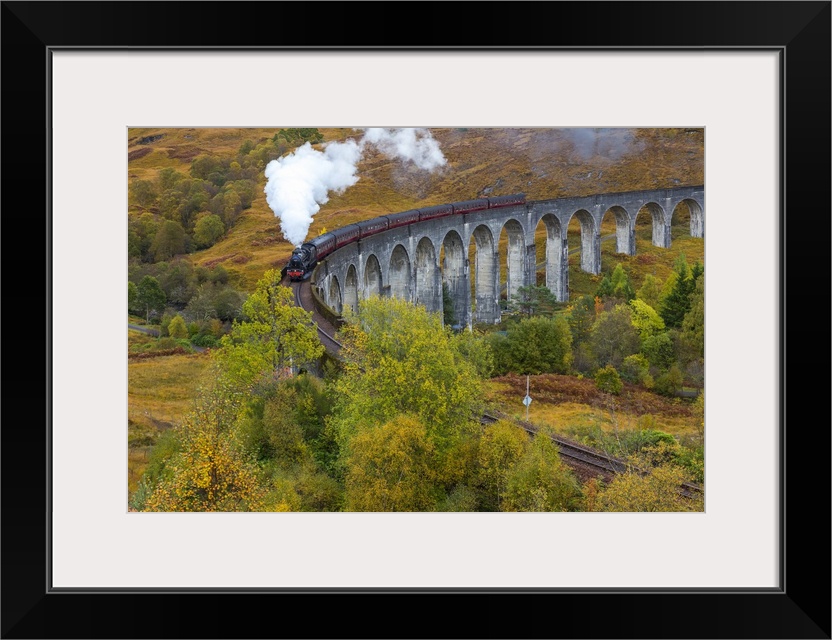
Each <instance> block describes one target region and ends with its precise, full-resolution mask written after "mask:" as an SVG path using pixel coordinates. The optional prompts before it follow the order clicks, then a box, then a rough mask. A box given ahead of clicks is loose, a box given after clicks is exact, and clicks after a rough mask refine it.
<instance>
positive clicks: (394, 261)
mask: <svg viewBox="0 0 832 640" xmlns="http://www.w3.org/2000/svg"><path fill="white" fill-rule="evenodd" d="M388 277H389V279H390V295H391V296H393V297H394V298H401V299H402V300H407V301H408V302H409V301H410V299H411V295H410V257H409V256H408V255H407V249H405V248H404V246H402V245H400V244H397V245H396V247H395V248H394V249H393V252H392V253H391V254H390V271H389V272H388Z"/></svg>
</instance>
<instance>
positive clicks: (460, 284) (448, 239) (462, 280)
mask: <svg viewBox="0 0 832 640" xmlns="http://www.w3.org/2000/svg"><path fill="white" fill-rule="evenodd" d="M442 250H443V252H444V254H445V256H444V259H443V260H442V284H443V285H447V287H448V293H449V294H450V296H451V300H452V301H453V305H454V324H455V325H465V324H466V323H467V321H468V308H469V307H470V303H471V300H470V298H469V296H468V293H467V291H468V287H467V282H466V279H467V277H468V269H467V266H468V265H467V262H468V259H467V255H466V254H467V252H466V251H465V245H464V244H463V242H462V238H461V237H460V235H459V234H458V233H457V232H456V231H454V230H451V231H448V233H447V234H446V235H445V238H444V239H443V240H442ZM443 309H444V300H443Z"/></svg>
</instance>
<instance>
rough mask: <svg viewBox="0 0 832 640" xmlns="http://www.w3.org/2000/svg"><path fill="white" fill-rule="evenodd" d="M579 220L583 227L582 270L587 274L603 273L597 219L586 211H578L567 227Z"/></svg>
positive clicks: (568, 221) (567, 223)
mask: <svg viewBox="0 0 832 640" xmlns="http://www.w3.org/2000/svg"><path fill="white" fill-rule="evenodd" d="M572 218H577V219H578V222H579V223H580V225H581V269H582V270H583V271H586V272H587V273H594V274H598V273H601V246H600V245H601V236H600V235H598V230H597V229H596V228H595V219H594V218H593V217H592V214H591V213H589V211H587V210H586V209H578V210H577V211H575V212H574V213H573V214H572V215H571V216H569V219H568V220H567V221H566V226H567V227H568V226H569V223H570V222H572Z"/></svg>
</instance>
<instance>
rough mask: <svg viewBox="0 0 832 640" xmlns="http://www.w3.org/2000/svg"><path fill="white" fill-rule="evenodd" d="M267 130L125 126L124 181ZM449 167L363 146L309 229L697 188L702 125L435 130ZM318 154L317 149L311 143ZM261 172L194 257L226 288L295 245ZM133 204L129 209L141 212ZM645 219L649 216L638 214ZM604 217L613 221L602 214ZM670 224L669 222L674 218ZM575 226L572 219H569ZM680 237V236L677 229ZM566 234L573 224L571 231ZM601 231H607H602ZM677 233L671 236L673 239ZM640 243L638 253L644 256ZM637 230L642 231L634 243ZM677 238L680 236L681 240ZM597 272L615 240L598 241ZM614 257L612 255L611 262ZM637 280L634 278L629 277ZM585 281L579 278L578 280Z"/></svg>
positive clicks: (341, 136) (333, 132)
mask: <svg viewBox="0 0 832 640" xmlns="http://www.w3.org/2000/svg"><path fill="white" fill-rule="evenodd" d="M277 131H278V128H274V129H200V128H190V129H131V130H129V131H128V149H127V151H128V180H153V179H155V178H156V177H157V176H158V175H159V171H160V170H161V169H163V168H166V167H170V168H173V169H175V170H177V171H180V172H182V173H183V174H186V175H187V174H188V171H189V168H190V163H191V161H192V160H193V159H194V158H196V157H198V156H199V155H205V154H207V155H215V156H233V155H234V154H236V152H237V150H238V149H239V148H240V146H241V145H242V144H243V143H244V142H246V141H247V140H251V141H252V142H253V143H255V144H257V143H260V142H263V141H265V140H267V139H270V138H271V137H272V136H274V134H275V133H276V132H277ZM432 132H433V135H434V137H435V138H436V140H437V141H438V142H439V144H440V147H441V149H442V152H443V153H444V154H445V157H446V158H447V160H448V164H447V165H446V166H445V167H443V168H442V169H440V170H438V171H436V172H434V173H428V172H425V171H421V170H419V169H417V168H415V167H413V166H412V165H410V166H406V165H404V164H402V163H401V162H399V161H396V160H390V159H389V158H387V157H386V156H384V155H382V154H381V153H378V152H375V151H373V150H368V152H367V153H365V156H364V159H363V160H362V161H361V162H360V164H359V167H358V176H359V181H358V183H357V184H355V185H354V186H352V187H351V188H349V189H347V190H346V191H345V192H344V193H342V194H330V200H329V202H328V203H326V204H325V205H323V206H322V207H321V210H320V212H319V213H318V214H317V215H316V216H315V220H314V223H313V224H312V227H311V228H310V231H309V237H314V236H315V235H318V234H319V233H320V232H321V231H322V230H323V229H329V230H331V229H334V228H337V227H340V226H344V225H346V224H350V223H352V222H356V221H358V220H364V219H367V218H371V217H374V216H377V215H381V214H385V213H390V212H395V211H402V210H405V209H408V208H411V207H418V206H427V205H431V204H439V203H444V202H451V201H454V200H464V199H469V198H476V197H481V196H484V195H500V194H506V193H514V192H518V191H524V192H525V193H526V194H527V197H528V198H529V199H532V200H533V199H543V198H552V197H563V196H574V195H589V194H593V193H601V192H606V191H627V190H634V189H653V188H667V187H673V186H682V185H696V184H703V182H704V131H703V130H702V129H692V130H687V129H638V130H626V129H616V130H608V131H605V132H604V133H603V134H598V135H590V134H587V132H586V131H585V130H557V129H459V128H457V129H434V130H432ZM321 133H322V134H323V136H324V141H325V142H331V141H342V140H345V139H347V138H349V137H352V138H356V139H357V138H359V137H360V135H361V134H360V132H356V131H353V130H351V129H321ZM317 147H318V148H320V147H321V145H317ZM265 183H266V180H265V176H263V175H262V171H261V172H260V174H259V186H258V197H256V198H255V199H254V202H253V203H252V206H251V208H250V209H247V210H245V211H243V213H242V215H241V216H240V218H239V220H238V221H237V223H236V224H235V225H234V227H233V228H232V229H231V230H230V231H229V232H228V233H227V234H226V236H225V237H224V238H223V239H222V240H220V241H219V242H218V243H217V244H215V245H214V246H212V247H210V248H208V249H205V250H202V251H198V252H196V253H193V254H191V256H192V259H193V261H194V262H195V263H196V264H200V265H204V266H209V267H210V266H214V265H216V264H221V265H223V266H224V267H225V268H226V269H227V270H228V272H229V273H230V275H231V278H232V282H234V283H235V284H236V285H237V286H239V287H240V288H243V289H247V290H250V289H251V288H252V287H253V285H254V283H255V282H256V281H257V279H258V278H259V277H260V275H261V274H262V273H263V271H265V270H266V269H268V268H271V267H281V266H283V265H284V264H285V262H286V260H287V259H288V256H289V255H290V253H291V251H292V248H293V247H292V245H291V243H289V242H288V241H286V240H285V239H284V238H283V237H282V235H281V233H280V225H279V220H278V219H277V218H275V216H274V214H273V212H272V210H271V209H270V208H269V207H268V205H267V203H266V200H265V195H263V194H262V189H263V187H264V186H265ZM143 211H144V209H143V208H142V207H140V206H139V205H135V204H134V205H131V207H130V213H133V214H138V213H142V212H143ZM642 217H644V218H645V219H646V218H647V216H644V215H643V216H640V219H639V221H640V222H641V218H642ZM608 218H609V219H610V220H611V218H612V216H611V215H610V216H608ZM674 222H675V220H674ZM575 224H577V223H575ZM679 229H680V230H681V232H679V233H681V235H684V230H683V227H682V226H680V227H679ZM570 230H571V225H570ZM604 232H605V233H606V232H607V230H606V229H605V230H604ZM679 233H677V231H675V230H674V236H677V235H679ZM646 234H647V235H646V237H647V240H646V242H643V241H640V242H639V244H638V251H639V252H643V251H648V250H649V247H650V241H649V225H647V226H646ZM642 236H643V234H642V233H640V234H639V237H640V238H641V237H642ZM679 239H680V240H684V238H682V237H680V238H679ZM703 244H704V243H703V242H702V241H701V240H699V241H697V242H694V244H693V246H691V247H685V251H686V253H687V255H688V259H689V260H691V261H693V260H696V259H699V258H698V257H699V256H702V255H703V253H704V248H703ZM603 249H604V252H605V255H604V258H605V259H604V267H605V268H606V267H607V263H608V262H609V261H610V259H612V258H611V250H614V241H613V242H605V243H604V245H603ZM676 249H677V247H676V246H675V244H674V249H673V250H672V251H671V252H666V251H665V252H663V253H664V254H666V259H665V256H661V257H659V258H657V260H656V261H654V262H653V263H651V264H654V265H655V267H654V269H655V270H656V275H657V276H659V277H663V276H662V275H661V273H666V272H669V269H670V265H672V262H673V259H674V258H675V256H676V255H677V253H678V251H677V250H676ZM616 259H617V258H616ZM635 279H636V282H638V280H639V278H638V277H636V278H635ZM585 281H586V282H585ZM588 282H589V281H588V280H587V278H582V277H581V276H580V275H579V274H577V273H576V274H575V277H574V278H571V286H572V290H573V292H579V291H580V289H581V288H582V287H583V286H589V283H588Z"/></svg>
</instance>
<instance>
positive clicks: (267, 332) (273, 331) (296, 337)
mask: <svg viewBox="0 0 832 640" xmlns="http://www.w3.org/2000/svg"><path fill="white" fill-rule="evenodd" d="M280 280H281V276H280V271H278V270H277V269H270V270H269V271H266V273H265V274H263V277H262V278H261V279H260V280H259V281H258V282H257V287H256V289H255V291H254V293H252V294H251V295H250V296H249V297H248V299H247V300H246V301H245V303H243V315H244V317H245V318H246V319H245V320H244V321H243V322H237V321H235V322H234V324H233V326H232V328H231V332H230V333H229V334H228V335H225V336H223V338H222V341H221V342H220V347H221V348H220V349H219V350H217V352H216V353H217V358H218V359H219V362H220V364H221V365H222V367H223V369H224V370H225V371H226V372H227V373H228V374H229V375H231V376H232V377H233V378H235V379H237V380H238V381H239V382H240V383H242V384H243V385H245V386H250V385H252V384H254V383H255V382H257V381H258V380H261V379H263V378H264V377H267V378H276V377H280V375H282V374H284V373H285V370H286V369H288V368H289V367H291V366H293V365H294V366H303V365H307V364H309V363H311V362H315V361H316V360H317V359H318V358H320V357H321V355H323V352H324V348H323V345H321V341H320V339H319V338H318V332H317V330H316V328H315V326H314V325H313V324H312V314H311V313H309V312H308V311H305V310H304V309H302V308H300V307H297V306H295V304H294V296H293V294H292V290H291V289H289V288H288V287H284V286H282V285H281V284H280Z"/></svg>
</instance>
